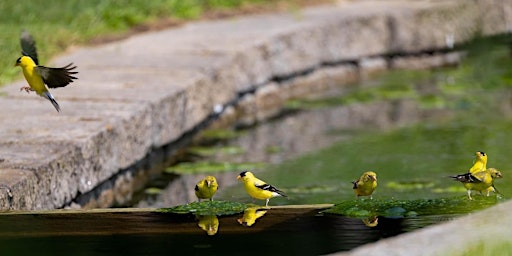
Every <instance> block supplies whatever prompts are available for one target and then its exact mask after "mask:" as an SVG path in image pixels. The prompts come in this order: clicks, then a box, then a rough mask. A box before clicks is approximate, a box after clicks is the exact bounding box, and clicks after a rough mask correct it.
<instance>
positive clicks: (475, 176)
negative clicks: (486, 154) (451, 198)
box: [451, 168, 503, 200]
mask: <svg viewBox="0 0 512 256" xmlns="http://www.w3.org/2000/svg"><path fill="white" fill-rule="evenodd" d="M502 177H503V175H502V174H501V172H500V171H498V170H496V169H495V168H488V169H486V170H485V171H479V172H475V173H469V172H468V173H465V174H460V175H457V176H451V178H453V179H454V180H457V181H460V182H462V184H463V185H464V187H465V188H466V189H467V190H468V198H469V200H473V198H472V197H471V190H476V191H478V192H480V193H482V192H487V196H489V193H490V192H491V191H494V192H496V189H495V187H494V179H498V178H502Z"/></svg>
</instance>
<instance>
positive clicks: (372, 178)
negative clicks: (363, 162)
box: [368, 175, 377, 180]
mask: <svg viewBox="0 0 512 256" xmlns="http://www.w3.org/2000/svg"><path fill="white" fill-rule="evenodd" d="M368 177H370V180H377V177H375V176H373V175H369V176H368Z"/></svg>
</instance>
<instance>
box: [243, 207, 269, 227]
mask: <svg viewBox="0 0 512 256" xmlns="http://www.w3.org/2000/svg"><path fill="white" fill-rule="evenodd" d="M267 209H268V208H262V207H249V208H247V209H245V210H244V216H242V218H239V219H238V223H240V224H241V225H242V226H245V227H250V226H252V225H254V223H255V222H256V220H257V219H258V218H260V217H262V216H263V215H265V213H267Z"/></svg>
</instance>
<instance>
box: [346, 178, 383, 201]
mask: <svg viewBox="0 0 512 256" xmlns="http://www.w3.org/2000/svg"><path fill="white" fill-rule="evenodd" d="M352 184H354V186H353V187H352V188H353V189H354V193H355V194H356V197H358V198H359V197H360V196H370V199H373V196H372V194H373V191H375V189H376V188H377V174H376V173H374V172H365V173H363V175H361V177H360V178H359V179H358V180H356V181H352Z"/></svg>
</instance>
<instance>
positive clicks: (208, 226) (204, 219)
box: [196, 215, 219, 236]
mask: <svg viewBox="0 0 512 256" xmlns="http://www.w3.org/2000/svg"><path fill="white" fill-rule="evenodd" d="M196 219H197V226H199V227H200V228H201V229H202V230H204V231H206V234H208V235H209V236H213V235H215V234H217V231H218V230H219V219H218V218H217V216H215V215H205V216H202V215H197V216H196Z"/></svg>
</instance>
